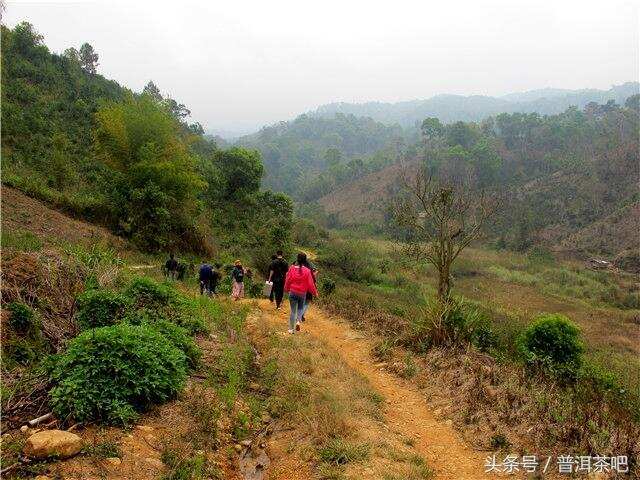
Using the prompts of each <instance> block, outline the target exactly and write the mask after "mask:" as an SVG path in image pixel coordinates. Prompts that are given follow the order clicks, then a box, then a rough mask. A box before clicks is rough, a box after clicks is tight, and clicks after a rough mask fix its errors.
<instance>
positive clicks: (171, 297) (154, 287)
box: [125, 277, 177, 308]
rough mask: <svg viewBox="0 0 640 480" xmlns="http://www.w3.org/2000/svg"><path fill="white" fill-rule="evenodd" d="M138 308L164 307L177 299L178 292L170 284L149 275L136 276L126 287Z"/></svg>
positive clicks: (128, 294) (126, 292) (127, 293)
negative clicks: (160, 281)
mask: <svg viewBox="0 0 640 480" xmlns="http://www.w3.org/2000/svg"><path fill="white" fill-rule="evenodd" d="M125 294H126V295H127V296H128V297H130V298H131V300H132V301H133V303H134V305H135V307H136V308H141V307H147V308H163V307H167V306H170V305H171V304H172V303H174V302H175V301H176V297H177V292H176V291H175V290H174V289H173V288H172V287H171V286H169V285H167V284H164V283H158V282H156V281H154V280H152V279H150V278H148V277H136V278H135V279H134V280H133V281H132V282H131V283H130V284H129V286H128V287H127V288H126V290H125Z"/></svg>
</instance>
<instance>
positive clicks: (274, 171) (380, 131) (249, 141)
mask: <svg viewBox="0 0 640 480" xmlns="http://www.w3.org/2000/svg"><path fill="white" fill-rule="evenodd" d="M407 138H411V134H410V133H409V132H406V131H404V130H403V129H402V128H400V127H399V126H397V125H395V126H385V125H383V124H381V123H379V122H376V121H374V120H372V119H370V118H359V117H355V116H353V115H343V114H336V115H333V116H331V117H330V118H318V117H313V116H309V115H300V116H299V117H298V118H296V119H295V120H293V121H291V122H280V123H278V124H275V125H272V126H268V127H264V128H262V129H261V130H260V131H259V132H257V133H255V134H253V135H247V136H245V137H242V138H241V139H240V140H239V142H238V143H239V144H240V145H243V146H248V147H252V148H257V149H259V150H260V151H261V153H262V156H263V158H264V162H265V167H266V177H265V183H266V184H267V185H268V186H269V187H271V188H274V189H276V190H281V191H284V192H287V193H290V194H293V195H295V196H296V197H297V198H299V199H301V200H305V201H308V200H313V199H317V198H319V197H321V196H322V195H324V194H326V193H328V192H329V191H330V190H331V189H333V188H335V187H337V186H339V185H342V184H344V183H346V182H348V181H350V180H353V179H354V178H357V177H360V176H362V175H364V174H366V173H367V172H370V171H373V170H377V169H380V168H382V167H383V166H385V165H388V164H389V163H391V162H392V161H393V160H394V159H395V157H396V152H397V150H398V148H399V147H401V146H402V145H403V143H404V142H405V140H406V139H407Z"/></svg>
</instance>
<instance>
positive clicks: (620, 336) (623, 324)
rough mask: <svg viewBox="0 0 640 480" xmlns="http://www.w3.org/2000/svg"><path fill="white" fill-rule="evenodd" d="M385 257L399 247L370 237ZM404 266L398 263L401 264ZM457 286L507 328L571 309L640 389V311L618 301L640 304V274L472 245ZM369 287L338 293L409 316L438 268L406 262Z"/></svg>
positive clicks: (596, 350)
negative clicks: (639, 283) (639, 281)
mask: <svg viewBox="0 0 640 480" xmlns="http://www.w3.org/2000/svg"><path fill="white" fill-rule="evenodd" d="M369 243H370V244H371V245H372V247H373V249H374V251H375V252H376V254H375V255H376V256H377V257H378V258H379V259H383V258H393V257H395V254H394V250H395V249H396V247H395V245H394V244H392V243H390V242H386V241H371V242H369ZM393 268H396V267H393ZM453 276H454V292H455V293H457V294H460V295H463V296H464V297H466V298H468V299H470V300H472V301H474V302H477V303H478V304H479V305H480V306H481V307H482V308H483V309H486V310H489V311H490V312H491V314H492V316H493V317H494V319H495V321H496V322H497V323H498V324H499V326H500V325H502V326H503V327H504V328H505V329H509V328H510V326H511V325H513V324H519V325H525V324H527V323H529V322H530V321H531V320H532V319H533V318H534V317H536V316H537V315H539V314H541V313H550V312H557V313H563V314H564V315H567V316H568V317H569V318H571V319H572V320H573V321H575V322H576V323H577V324H578V325H580V327H581V329H582V330H583V333H584V336H585V338H586V340H587V346H588V353H589V355H590V356H591V357H592V358H596V359H598V361H599V363H603V364H604V365H606V366H607V367H609V368H610V369H611V370H613V371H614V372H616V373H618V374H619V375H621V376H622V378H624V379H625V380H626V382H628V384H630V385H632V386H633V387H634V388H640V324H639V323H638V322H639V320H638V318H640V310H638V309H637V307H636V308H635V309H622V308H619V307H617V306H614V305H615V304H616V303H620V302H623V301H625V300H626V301H628V302H636V303H637V296H638V291H637V288H638V286H637V283H636V279H635V276H633V275H630V274H625V273H616V272H609V271H598V272H595V271H592V270H589V269H587V268H586V267H585V266H584V265H583V264H582V263H579V262H574V261H557V262H553V263H545V262H542V263H539V262H536V261H532V260H530V259H528V258H527V257H526V256H524V255H521V254H518V253H513V252H506V251H499V252H498V251H493V250H487V249H481V248H470V249H468V250H466V251H464V252H463V254H462V255H461V257H460V258H459V260H458V262H457V264H456V265H455V267H454V270H453ZM379 278H380V280H381V281H379V282H376V283H371V284H369V285H366V284H362V283H355V282H346V283H343V284H342V285H341V287H338V288H337V289H336V295H346V296H349V295H351V292H353V291H355V292H358V293H359V294H360V295H361V296H362V298H363V299H365V302H369V304H370V305H371V306H374V307H377V308H380V309H382V310H384V311H386V312H387V313H389V314H392V315H397V316H398V317H401V318H402V317H404V319H405V321H406V320H409V319H410V318H411V316H412V315H418V314H420V311H421V309H422V308H423V307H424V306H425V301H426V298H428V297H429V296H430V295H433V294H434V293H435V287H436V276H435V272H434V271H433V270H432V269H431V268H429V267H424V266H419V267H417V268H416V267H413V266H412V267H406V266H405V267H400V268H399V269H396V270H394V271H390V272H388V273H386V274H384V275H380V276H379Z"/></svg>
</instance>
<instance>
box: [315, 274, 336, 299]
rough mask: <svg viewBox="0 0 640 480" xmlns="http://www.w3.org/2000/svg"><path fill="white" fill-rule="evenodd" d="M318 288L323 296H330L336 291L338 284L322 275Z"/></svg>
mask: <svg viewBox="0 0 640 480" xmlns="http://www.w3.org/2000/svg"><path fill="white" fill-rule="evenodd" d="M318 287H319V290H320V294H321V295H322V296H329V295H331V294H332V293H333V291H334V290H335V289H336V282H335V280H333V279H332V278H331V277H327V276H324V275H321V276H320V280H319V282H318Z"/></svg>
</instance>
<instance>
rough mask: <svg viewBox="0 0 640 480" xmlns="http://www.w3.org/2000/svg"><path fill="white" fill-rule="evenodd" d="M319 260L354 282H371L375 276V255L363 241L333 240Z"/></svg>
mask: <svg viewBox="0 0 640 480" xmlns="http://www.w3.org/2000/svg"><path fill="white" fill-rule="evenodd" d="M318 260H319V261H320V263H322V264H323V265H325V266H326V267H329V268H331V269H333V270H334V271H337V272H340V273H341V274H342V275H344V276H345V277H346V278H347V279H348V280H351V281H354V282H370V281H371V280H373V278H374V276H375V269H376V264H375V262H374V259H373V254H372V252H371V249H370V248H369V246H368V245H367V244H366V243H365V242H362V241H354V240H333V241H331V242H329V243H328V244H327V245H326V246H325V247H324V248H323V249H322V250H321V252H320V255H319V257H318Z"/></svg>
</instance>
